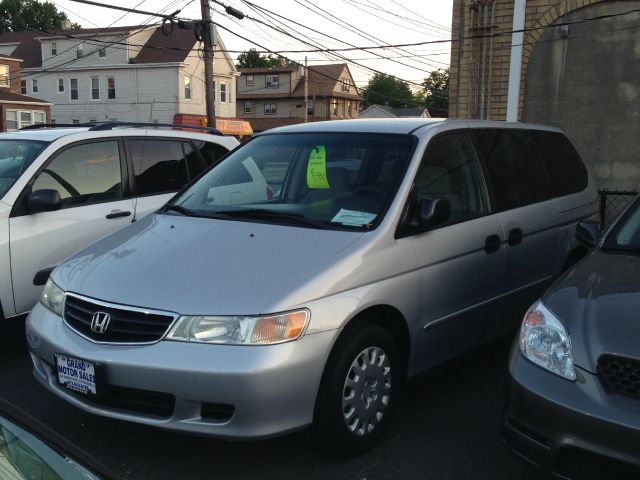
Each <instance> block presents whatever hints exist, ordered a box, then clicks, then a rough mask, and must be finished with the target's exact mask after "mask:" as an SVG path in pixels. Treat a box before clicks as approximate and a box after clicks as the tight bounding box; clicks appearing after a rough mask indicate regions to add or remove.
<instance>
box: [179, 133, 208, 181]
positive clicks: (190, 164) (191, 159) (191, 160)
mask: <svg viewBox="0 0 640 480" xmlns="http://www.w3.org/2000/svg"><path fill="white" fill-rule="evenodd" d="M182 147H183V148H184V153H185V156H186V158H187V168H188V169H189V180H193V179H194V178H196V177H197V176H198V175H200V174H201V173H202V172H203V171H204V170H205V168H206V167H205V165H204V163H203V162H202V160H200V157H199V156H198V152H196V151H195V150H194V149H193V147H192V146H191V144H190V143H188V142H182Z"/></svg>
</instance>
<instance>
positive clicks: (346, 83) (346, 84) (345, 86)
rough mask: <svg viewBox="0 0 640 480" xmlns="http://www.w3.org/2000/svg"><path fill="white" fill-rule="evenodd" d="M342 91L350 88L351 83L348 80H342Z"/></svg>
mask: <svg viewBox="0 0 640 480" xmlns="http://www.w3.org/2000/svg"><path fill="white" fill-rule="evenodd" d="M341 83H342V91H343V92H348V91H349V90H350V89H351V84H350V83H349V80H342V82H341Z"/></svg>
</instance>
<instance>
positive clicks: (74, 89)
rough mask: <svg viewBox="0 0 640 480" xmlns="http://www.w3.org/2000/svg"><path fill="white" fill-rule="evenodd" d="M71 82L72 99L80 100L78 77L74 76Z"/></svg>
mask: <svg viewBox="0 0 640 480" xmlns="http://www.w3.org/2000/svg"><path fill="white" fill-rule="evenodd" d="M70 84H71V86H70V90H71V100H78V79H77V78H72V79H71V80H70Z"/></svg>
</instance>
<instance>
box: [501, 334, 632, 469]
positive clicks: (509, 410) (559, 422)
mask: <svg viewBox="0 0 640 480" xmlns="http://www.w3.org/2000/svg"><path fill="white" fill-rule="evenodd" d="M509 370H510V377H511V378H510V384H509V390H508V396H507V404H506V407H505V412H504V417H503V424H502V426H503V437H504V440H505V442H506V444H507V446H508V447H509V448H511V450H513V451H514V452H515V453H516V454H518V455H519V456H521V457H522V458H524V459H525V460H527V461H528V462H530V463H532V464H533V465H535V466H537V467H539V468H541V469H542V470H544V471H545V472H547V473H549V474H551V475H552V476H554V477H556V478H566V479H574V478H575V479H598V480H602V479H609V478H616V479H620V480H623V479H637V478H640V402H639V401H638V400H636V399H633V398H629V397H626V396H622V395H618V394H613V393H610V392H608V391H606V390H605V389H604V387H603V385H602V384H601V383H600V381H599V379H598V377H597V376H596V375H593V374H591V373H589V372H587V371H585V370H582V369H579V368H577V369H576V374H577V376H578V378H577V380H576V381H575V382H570V381H568V380H565V379H563V378H561V377H559V376H557V375H554V374H552V373H550V372H547V371H546V370H543V369H542V368H540V367H538V366H536V365H534V364H533V363H531V362H529V361H528V360H527V359H525V358H524V357H523V356H522V354H521V353H520V349H519V348H518V345H517V343H516V344H514V347H513V348H512V351H511V357H510V361H509Z"/></svg>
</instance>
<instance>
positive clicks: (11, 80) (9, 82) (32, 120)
mask: <svg viewBox="0 0 640 480" xmlns="http://www.w3.org/2000/svg"><path fill="white" fill-rule="evenodd" d="M21 67H22V60H20V59H17V58H12V57H8V56H4V55H0V131H1V132H7V131H12V130H17V129H18V128H21V127H26V126H28V125H34V124H37V123H46V122H47V121H48V119H49V118H50V116H51V104H50V103H48V102H45V101H43V100H40V99H37V98H33V97H28V96H26V95H23V94H22V87H21V69H22V68H21Z"/></svg>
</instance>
